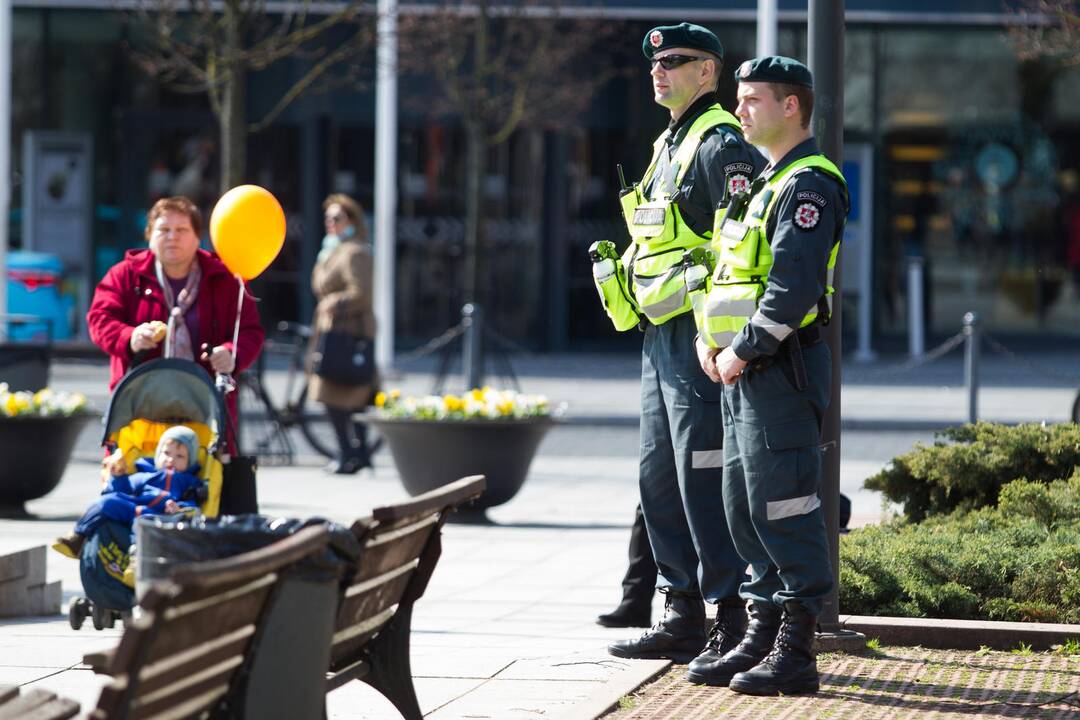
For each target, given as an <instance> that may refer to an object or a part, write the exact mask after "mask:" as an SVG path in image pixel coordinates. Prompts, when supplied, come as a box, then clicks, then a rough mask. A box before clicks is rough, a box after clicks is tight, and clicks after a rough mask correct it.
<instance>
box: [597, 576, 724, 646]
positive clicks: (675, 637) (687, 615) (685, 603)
mask: <svg viewBox="0 0 1080 720" xmlns="http://www.w3.org/2000/svg"><path fill="white" fill-rule="evenodd" d="M705 640H706V638H705V606H704V603H703V602H702V600H701V595H699V594H697V593H685V592H673V591H670V590H669V591H668V592H667V599H666V601H665V603H664V618H663V619H662V620H661V621H660V622H658V623H657V624H656V625H654V626H653V627H651V628H650V629H648V630H646V631H645V632H644V633H642V635H641V637H639V638H635V639H633V640H620V641H619V642H615V643H612V644H610V645H608V652H609V653H611V654H612V655H614V656H615V657H621V658H632V659H635V660H656V659H660V658H670V659H671V660H674V661H675V662H677V663H680V664H682V663H688V662H690V661H691V660H693V659H694V658H695V657H697V654H698V653H699V652H701V648H703V647H705Z"/></svg>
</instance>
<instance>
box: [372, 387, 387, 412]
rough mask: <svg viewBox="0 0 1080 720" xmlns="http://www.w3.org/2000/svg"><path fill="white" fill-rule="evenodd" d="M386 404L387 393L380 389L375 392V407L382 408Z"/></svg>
mask: <svg viewBox="0 0 1080 720" xmlns="http://www.w3.org/2000/svg"><path fill="white" fill-rule="evenodd" d="M384 405H386V393H384V392H383V391H382V390H380V391H379V392H377V393H375V407H377V408H381V407H382V406H384Z"/></svg>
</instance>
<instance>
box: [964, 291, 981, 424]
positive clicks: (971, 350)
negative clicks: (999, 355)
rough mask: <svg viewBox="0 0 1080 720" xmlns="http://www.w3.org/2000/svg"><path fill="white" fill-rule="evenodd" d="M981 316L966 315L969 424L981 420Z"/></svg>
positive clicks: (966, 372) (965, 364) (966, 377)
mask: <svg viewBox="0 0 1080 720" xmlns="http://www.w3.org/2000/svg"><path fill="white" fill-rule="evenodd" d="M980 333H981V328H980V327H979V314H978V313H974V312H969V313H964V385H965V386H966V387H967V391H968V422H972V423H973V422H978V420H979V343H980V341H981V337H980Z"/></svg>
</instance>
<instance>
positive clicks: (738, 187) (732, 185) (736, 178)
mask: <svg viewBox="0 0 1080 720" xmlns="http://www.w3.org/2000/svg"><path fill="white" fill-rule="evenodd" d="M753 174H754V166H753V165H751V164H750V163H744V162H733V163H728V164H727V165H725V166H724V175H725V176H727V191H728V195H732V194H734V193H737V192H750V176H751V175H753Z"/></svg>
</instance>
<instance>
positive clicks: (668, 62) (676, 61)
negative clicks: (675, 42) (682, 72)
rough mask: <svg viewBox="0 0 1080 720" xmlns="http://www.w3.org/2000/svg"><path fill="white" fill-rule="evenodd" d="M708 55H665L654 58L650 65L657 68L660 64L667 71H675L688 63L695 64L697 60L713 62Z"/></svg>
mask: <svg viewBox="0 0 1080 720" xmlns="http://www.w3.org/2000/svg"><path fill="white" fill-rule="evenodd" d="M711 59H712V58H710V57H709V56H707V55H665V56H664V57H654V58H653V59H652V60H651V61H650V64H651V65H652V67H656V64H657V63H660V67H662V68H664V69H665V70H674V69H675V68H677V67H680V66H682V65H685V64H686V63H690V62H694V61H695V60H711Z"/></svg>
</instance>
